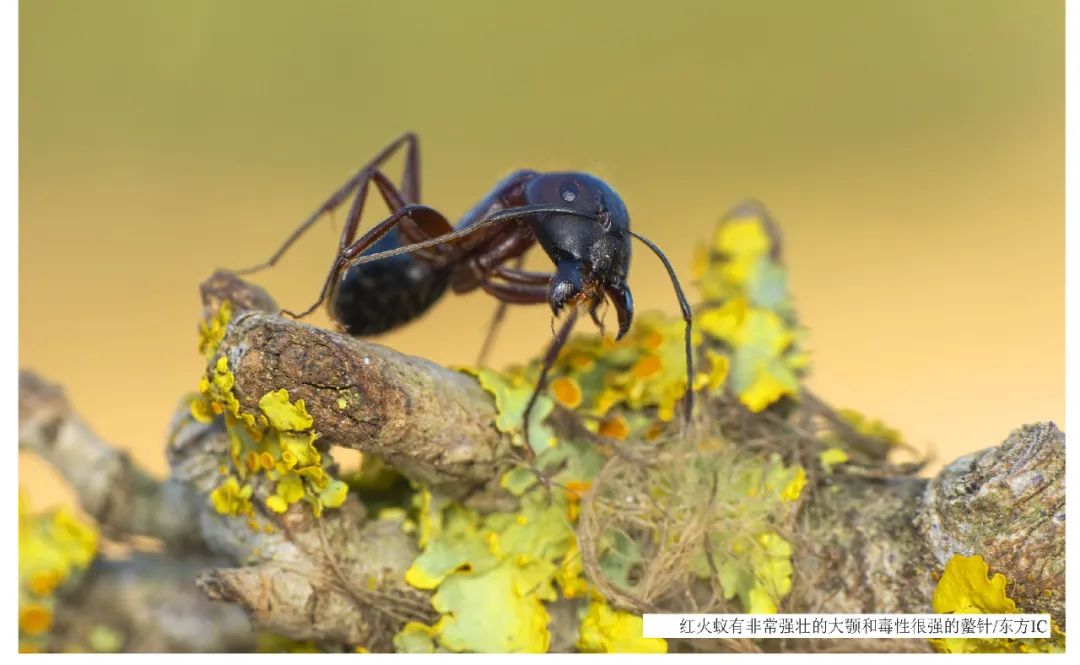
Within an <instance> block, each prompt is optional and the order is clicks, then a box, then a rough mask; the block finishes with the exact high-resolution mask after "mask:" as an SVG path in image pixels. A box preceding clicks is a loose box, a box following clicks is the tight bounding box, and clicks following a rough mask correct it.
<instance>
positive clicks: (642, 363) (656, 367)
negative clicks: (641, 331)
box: [633, 356, 663, 379]
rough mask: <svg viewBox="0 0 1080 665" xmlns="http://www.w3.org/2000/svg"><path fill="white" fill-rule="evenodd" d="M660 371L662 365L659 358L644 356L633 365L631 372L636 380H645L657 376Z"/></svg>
mask: <svg viewBox="0 0 1080 665" xmlns="http://www.w3.org/2000/svg"><path fill="white" fill-rule="evenodd" d="M661 369H663V363H662V362H660V356H645V357H643V358H642V359H641V360H638V361H637V362H636V363H634V370H633V372H634V376H636V377H637V378H639V379H647V378H649V377H651V376H656V375H657V374H659V373H660V370H661Z"/></svg>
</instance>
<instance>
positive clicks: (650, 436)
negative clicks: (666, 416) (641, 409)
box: [644, 423, 664, 441]
mask: <svg viewBox="0 0 1080 665" xmlns="http://www.w3.org/2000/svg"><path fill="white" fill-rule="evenodd" d="M663 431H664V426H663V425H662V424H661V423H653V424H652V425H649V427H648V428H647V429H646V430H645V434H644V437H645V440H646V441H655V440H656V439H657V438H659V437H660V434H661V433H663Z"/></svg>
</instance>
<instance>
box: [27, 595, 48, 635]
mask: <svg viewBox="0 0 1080 665" xmlns="http://www.w3.org/2000/svg"><path fill="white" fill-rule="evenodd" d="M52 620H53V616H52V611H51V610H50V609H49V608H48V607H46V606H44V605H41V604H39V603H30V604H28V605H25V606H23V607H21V608H20V609H19V630H20V631H22V632H23V633H25V634H27V635H40V634H42V633H44V632H46V631H47V630H49V628H51V627H52Z"/></svg>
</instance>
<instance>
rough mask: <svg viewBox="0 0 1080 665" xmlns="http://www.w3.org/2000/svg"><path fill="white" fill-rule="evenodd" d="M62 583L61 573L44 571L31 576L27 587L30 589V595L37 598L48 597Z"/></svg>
mask: <svg viewBox="0 0 1080 665" xmlns="http://www.w3.org/2000/svg"><path fill="white" fill-rule="evenodd" d="M62 581H63V577H62V576H61V575H60V572H59V571H57V570H42V571H39V572H37V573H34V574H33V575H31V576H30V582H29V584H28V585H27V586H28V587H29V588H30V593H32V594H34V595H35V596H47V595H49V594H50V593H52V592H53V590H54V589H55V588H56V587H57V586H59V585H60V582H62Z"/></svg>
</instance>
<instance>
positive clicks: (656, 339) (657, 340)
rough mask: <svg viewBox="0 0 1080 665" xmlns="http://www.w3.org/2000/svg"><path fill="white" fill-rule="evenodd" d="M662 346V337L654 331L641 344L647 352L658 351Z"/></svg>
mask: <svg viewBox="0 0 1080 665" xmlns="http://www.w3.org/2000/svg"><path fill="white" fill-rule="evenodd" d="M663 345H664V335H663V334H662V333H661V332H660V331H658V330H654V331H652V332H651V333H649V334H648V335H647V336H646V337H645V339H644V340H642V342H641V346H642V348H645V349H647V350H649V351H659V350H660V347H662V346H663Z"/></svg>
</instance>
